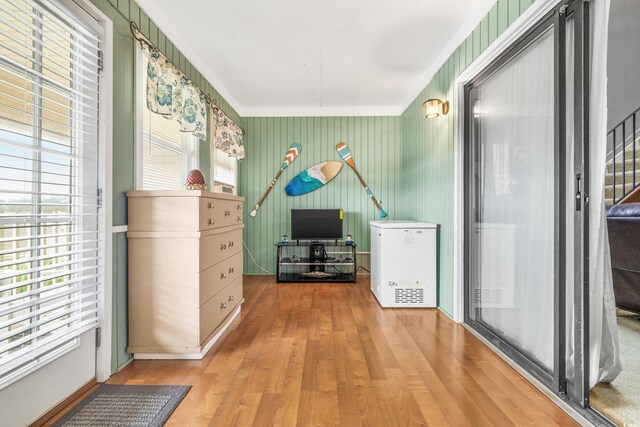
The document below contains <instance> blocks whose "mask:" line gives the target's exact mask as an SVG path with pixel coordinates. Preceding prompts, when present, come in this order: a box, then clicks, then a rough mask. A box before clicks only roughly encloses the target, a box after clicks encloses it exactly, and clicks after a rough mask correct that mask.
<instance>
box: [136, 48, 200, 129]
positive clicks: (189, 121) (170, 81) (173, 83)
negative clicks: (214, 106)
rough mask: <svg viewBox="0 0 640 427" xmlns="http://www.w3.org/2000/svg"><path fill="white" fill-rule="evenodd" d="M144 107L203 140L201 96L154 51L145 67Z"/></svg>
mask: <svg viewBox="0 0 640 427" xmlns="http://www.w3.org/2000/svg"><path fill="white" fill-rule="evenodd" d="M147 108H149V110H151V111H153V112H154V113H158V114H161V115H163V116H164V117H165V118H167V119H170V120H177V121H178V123H180V130H181V131H182V132H191V133H193V136H195V137H197V138H200V139H207V103H206V100H205V95H204V94H203V93H202V92H201V91H200V89H198V88H197V87H196V86H194V84H193V83H192V82H191V80H189V79H188V78H187V77H186V76H185V75H184V74H183V73H182V72H181V71H180V70H178V69H177V68H176V67H175V66H174V65H173V64H172V63H171V62H169V61H168V60H167V58H165V57H164V55H162V54H161V53H160V52H159V51H158V49H155V48H153V49H151V50H150V52H149V63H148V65H147Z"/></svg>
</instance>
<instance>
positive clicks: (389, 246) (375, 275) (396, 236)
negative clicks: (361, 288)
mask: <svg viewBox="0 0 640 427" xmlns="http://www.w3.org/2000/svg"><path fill="white" fill-rule="evenodd" d="M437 229H438V226H437V225H436V224H431V223H425V222H412V221H372V222H371V292H373V294H374V295H375V296H376V298H377V299H378V302H380V305H381V306H382V307H435V306H436V303H437V299H436V292H437V289H436V288H437V284H436V253H437V252H436V251H437V249H436V233H437Z"/></svg>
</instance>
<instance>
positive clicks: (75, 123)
mask: <svg viewBox="0 0 640 427" xmlns="http://www.w3.org/2000/svg"><path fill="white" fill-rule="evenodd" d="M99 49H100V39H99V36H98V35H97V34H94V32H92V31H90V30H89V29H88V28H85V26H84V25H82V24H80V23H79V22H77V20H76V19H75V18H74V17H73V16H72V15H71V14H70V13H69V12H67V11H66V10H64V9H62V8H60V7H58V6H57V5H56V4H55V3H53V2H50V1H47V0H42V1H35V0H3V1H1V2H0V387H1V386H2V385H6V384H8V383H9V382H11V381H13V380H15V379H16V378H19V377H20V376H22V375H25V374H26V373H28V372H30V371H31V370H33V369H36V368H37V367H38V366H39V365H40V364H42V363H46V362H47V361H49V360H52V359H53V358H55V357H56V356H57V355H59V354H62V353H63V352H64V351H66V350H68V349H70V348H73V347H74V345H76V344H77V343H78V340H79V336H80V334H81V333H83V332H85V331H87V330H88V329H90V328H93V327H95V326H96V325H97V323H98V304H99V302H100V293H101V278H102V274H103V257H104V253H103V247H102V241H101V239H100V236H101V235H102V232H103V218H102V212H101V211H102V209H100V206H99V203H100V202H99V197H98V194H99V193H98V189H99V188H101V186H102V181H103V178H102V173H103V171H102V170H101V167H100V161H99V160H100V146H101V144H100V143H99V142H100V138H101V135H100V134H99V126H98V124H99V122H98V111H99V110H98V95H99V57H100V53H99V52H100V50H99Z"/></svg>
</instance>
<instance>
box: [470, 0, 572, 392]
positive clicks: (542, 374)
mask: <svg viewBox="0 0 640 427" xmlns="http://www.w3.org/2000/svg"><path fill="white" fill-rule="evenodd" d="M577 3H582V1H575V0H566V1H563V2H561V3H560V4H559V5H557V6H556V7H555V8H554V9H552V10H551V11H550V12H548V13H547V14H546V15H545V16H544V17H543V18H542V19H540V20H539V21H538V22H537V23H536V24H535V25H533V26H532V27H531V28H530V29H529V30H528V31H527V32H526V33H525V34H523V35H522V36H521V37H520V38H519V39H517V40H516V41H515V43H513V44H512V45H511V46H510V47H509V48H508V49H506V50H505V51H504V52H503V53H502V54H501V55H499V56H498V57H497V58H496V59H495V60H494V61H493V62H491V63H490V64H489V65H488V66H487V67H486V68H485V69H484V70H483V71H481V72H480V73H479V74H478V75H476V76H475V77H474V78H473V79H471V80H470V81H469V82H467V83H466V84H465V86H464V105H465V108H464V119H463V120H464V150H463V165H464V166H463V168H464V181H463V182H464V295H465V298H464V321H465V323H466V324H467V325H469V326H470V327H471V328H472V329H474V330H475V331H476V332H478V333H479V334H480V335H481V336H482V337H483V338H484V339H486V340H487V341H489V342H490V343H491V344H493V345H494V346H495V347H496V348H498V349H499V350H500V351H502V352H503V353H504V354H505V355H506V356H507V357H509V358H510V359H512V360H513V361H515V362H516V363H517V364H518V365H519V366H521V367H522V368H523V369H524V370H525V371H526V372H527V373H529V374H530V375H532V376H533V377H534V378H535V379H536V380H538V381H540V382H541V383H542V384H544V385H545V386H546V387H548V388H549V389H551V390H552V391H553V392H555V393H556V394H558V395H561V396H563V395H565V393H566V367H565V360H566V355H565V353H566V351H565V350H566V338H565V337H566V332H565V331H566V320H565V319H566V313H565V312H566V310H565V307H566V305H565V301H566V292H565V289H566V280H565V275H564V273H563V272H564V271H565V268H566V263H565V257H566V239H565V237H564V236H565V235H566V224H565V222H566V221H565V214H566V209H567V206H566V202H565V201H566V191H567V178H566V177H567V161H568V159H567V158H566V132H565V130H566V78H565V74H566V48H565V46H566V37H565V27H566V25H565V21H566V18H567V16H568V14H569V13H574V12H573V11H570V10H569V6H571V7H574V6H575V5H576V4H577ZM550 29H553V32H554V33H553V37H554V113H555V114H554V147H553V152H554V256H553V257H554V267H553V271H554V326H553V328H554V336H553V347H554V348H553V354H554V363H553V370H549V369H548V368H547V367H545V366H543V365H542V364H540V363H539V362H538V361H536V360H534V359H532V358H531V357H530V356H529V355H528V354H526V353H525V352H524V351H522V350H521V349H519V348H517V347H516V346H514V345H512V344H511V343H509V342H507V341H506V340H504V339H503V338H501V337H500V336H498V335H497V334H495V333H494V332H493V331H492V330H491V329H490V328H489V327H488V325H486V324H484V323H483V322H482V321H480V320H478V319H474V318H472V317H471V315H470V314H471V313H470V310H471V268H470V267H471V236H473V234H472V233H473V230H472V222H471V218H470V212H471V206H472V205H471V203H472V200H471V190H472V188H474V187H473V186H474V185H475V183H474V180H473V173H472V166H473V163H474V160H473V159H472V158H471V153H472V150H471V147H472V144H473V141H472V134H473V132H472V128H471V126H475V124H474V120H473V116H472V111H471V109H472V108H471V106H472V102H471V96H470V93H471V90H472V89H474V88H476V87H477V86H479V85H481V84H482V83H483V82H484V81H485V80H486V79H488V78H489V77H490V76H492V75H493V74H494V73H495V72H496V71H498V70H499V69H500V68H502V67H503V66H504V65H505V64H507V63H509V61H511V60H512V59H513V58H515V57H516V56H517V55H518V54H519V53H520V52H521V51H523V50H524V49H526V48H527V47H528V46H529V45H530V44H531V43H532V42H534V41H535V40H536V39H537V38H538V37H540V36H541V35H542V34H543V33H544V32H546V31H549V30H550ZM576 38H577V37H576ZM574 58H575V57H574ZM575 68H576V69H577V68H580V67H578V66H576V67H575ZM576 87H578V85H576ZM576 141H578V139H576ZM581 170H583V169H582V168H581ZM576 229H577V226H576ZM581 266H582V263H581V264H580V268H581ZM580 277H582V275H580Z"/></svg>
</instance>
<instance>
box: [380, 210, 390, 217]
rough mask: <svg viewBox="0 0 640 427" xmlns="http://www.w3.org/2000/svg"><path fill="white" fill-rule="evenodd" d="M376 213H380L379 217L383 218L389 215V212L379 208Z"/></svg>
mask: <svg viewBox="0 0 640 427" xmlns="http://www.w3.org/2000/svg"><path fill="white" fill-rule="evenodd" d="M378 215H380V218H381V219H385V218H386V217H387V216H389V214H387V213H386V212H385V211H384V210H382V209H380V210H379V211H378Z"/></svg>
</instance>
